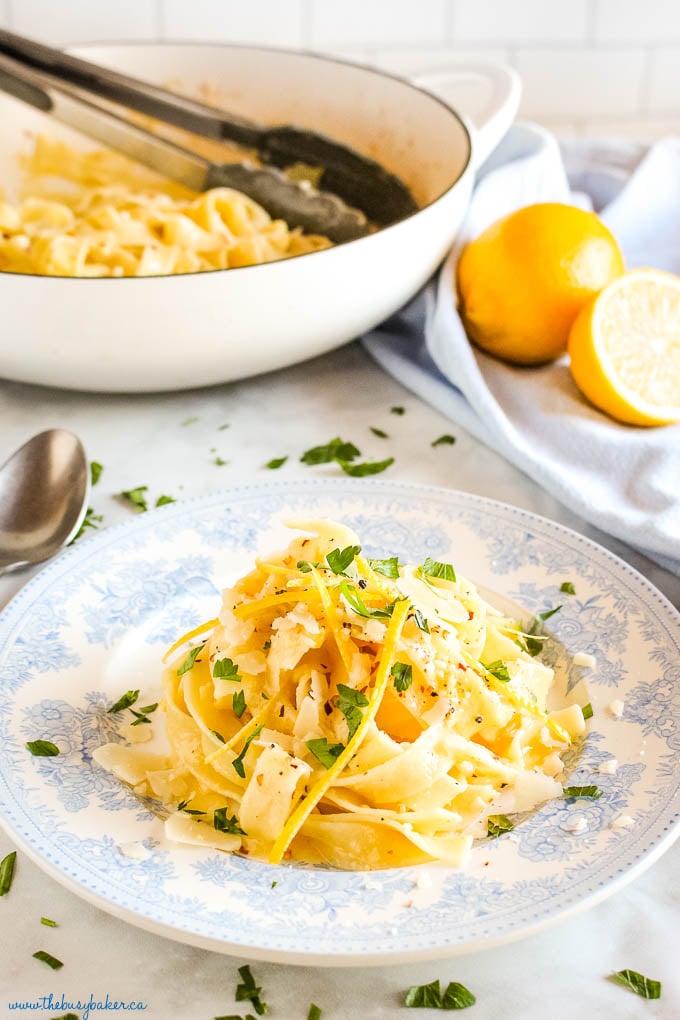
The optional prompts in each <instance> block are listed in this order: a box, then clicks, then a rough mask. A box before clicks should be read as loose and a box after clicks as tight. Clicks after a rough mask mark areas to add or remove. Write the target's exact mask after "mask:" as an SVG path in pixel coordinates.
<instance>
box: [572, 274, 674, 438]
mask: <svg viewBox="0 0 680 1020" xmlns="http://www.w3.org/2000/svg"><path fill="white" fill-rule="evenodd" d="M568 350H569V356H570V367H571V374H572V376H573V377H574V381H575V383H576V385H577V386H578V387H579V389H580V390H581V391H582V393H583V394H584V395H585V396H586V397H587V398H588V400H590V401H591V403H593V404H594V405H595V406H596V407H598V408H599V409H600V410H601V411H605V412H606V413H607V414H609V415H611V416H612V417H613V418H616V419H618V420H619V421H622V422H625V423H626V424H629V425H668V424H671V423H672V422H676V421H680V277H679V276H674V275H673V274H671V273H664V272H661V271H660V270H654V269H640V270H636V271H634V272H630V273H626V274H625V275H624V276H621V277H619V279H617V280H614V281H613V282H612V283H610V284H609V286H607V287H605V289H604V290H603V291H602V292H601V293H600V294H599V295H598V296H597V297H596V298H595V299H594V300H593V301H591V302H590V303H589V304H588V305H586V306H585V308H583V310H582V311H581V312H580V314H579V315H578V317H577V318H576V321H575V322H574V324H573V326H572V328H571V332H570V334H569V345H568Z"/></svg>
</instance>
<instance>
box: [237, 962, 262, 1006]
mask: <svg viewBox="0 0 680 1020" xmlns="http://www.w3.org/2000/svg"><path fill="white" fill-rule="evenodd" d="M238 972H239V974H240V975H241V981H240V983H239V984H238V985H237V986H236V995H235V999H236V1001H237V1002H245V1001H247V1000H248V999H249V1000H250V1002H251V1003H252V1006H253V1009H254V1010H255V1012H256V1013H257V1015H258V1016H263V1015H264V1014H265V1013H266V1012H267V1010H268V1009H269V1006H268V1005H267V1003H266V1002H263V1001H262V988H260V986H259V985H256V984H255V978H254V977H253V975H252V974H251V972H250V967H249V966H248V964H246V965H245V966H244V967H239V969H238Z"/></svg>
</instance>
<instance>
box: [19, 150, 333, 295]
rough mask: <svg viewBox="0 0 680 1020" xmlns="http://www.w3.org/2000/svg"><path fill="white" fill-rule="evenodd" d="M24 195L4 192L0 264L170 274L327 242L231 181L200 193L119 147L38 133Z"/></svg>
mask: <svg viewBox="0 0 680 1020" xmlns="http://www.w3.org/2000/svg"><path fill="white" fill-rule="evenodd" d="M26 174H27V177H26V183H25V186H24V192H25V194H26V197H24V198H23V199H22V200H21V201H20V202H18V203H10V202H8V201H3V200H2V198H1V196H0V271H3V272H11V273H35V274H40V275H47V276H90V277H93V276H165V275H169V274H176V273H195V272H201V271H206V270H214V269H230V268H233V267H237V266H250V265H255V264H259V263H262V262H273V261H276V260H278V259H284V258H289V257H291V256H293V255H300V254H303V253H305V252H310V251H317V250H320V249H322V248H327V247H329V246H330V241H329V240H328V239H327V238H325V237H320V236H318V235H315V234H304V233H302V231H301V230H299V229H290V228H289V227H288V225H287V224H286V223H285V222H284V221H283V220H280V219H279V220H274V219H272V218H271V217H270V216H269V214H268V213H267V212H266V211H265V210H264V209H263V208H262V206H260V205H258V204H257V203H256V202H254V201H253V200H252V199H250V198H248V196H247V195H244V194H242V193H241V192H239V191H234V190H233V189H231V188H213V189H212V190H210V191H206V192H203V193H201V194H197V193H195V192H191V191H189V190H188V189H186V188H182V187H181V186H179V185H176V184H173V183H172V182H170V181H167V180H165V179H164V178H162V177H161V176H160V175H158V174H154V173H153V172H152V171H150V170H146V169H144V168H142V167H140V166H137V165H136V164H135V163H133V162H132V161H130V160H128V159H126V158H125V157H124V156H121V155H119V154H117V153H113V152H107V151H103V150H101V151H94V152H82V151H80V150H77V149H74V148H71V147H70V146H68V145H65V144H64V143H63V142H57V141H54V140H50V139H47V138H44V137H38V138H37V139H36V144H35V150H34V153H33V155H32V157H31V158H30V159H29V160H28V161H27V164H26Z"/></svg>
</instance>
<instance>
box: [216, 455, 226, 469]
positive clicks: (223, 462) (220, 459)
mask: <svg viewBox="0 0 680 1020" xmlns="http://www.w3.org/2000/svg"><path fill="white" fill-rule="evenodd" d="M228 463H229V461H228V460H225V459H224V457H215V459H214V461H213V464H214V465H215V467H226V466H227V464H228Z"/></svg>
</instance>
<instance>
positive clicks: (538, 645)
mask: <svg viewBox="0 0 680 1020" xmlns="http://www.w3.org/2000/svg"><path fill="white" fill-rule="evenodd" d="M561 608H562V606H561V605H559V606H555V608H554V609H546V611H545V612H544V613H536V615H535V616H534V618H533V620H532V621H531V625H530V626H529V628H528V630H527V634H526V637H525V639H524V647H525V650H526V651H527V652H528V653H529V655H533V656H536V655H538V653H539V652H541V651H542V650H543V642H544V640H545V637H544V635H542V634H541V633H540V629H541V626H542V624H543V623H544V622H545V621H546V620H549V619H550V617H551V616H554V615H555V613H559V611H560V609H561Z"/></svg>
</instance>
